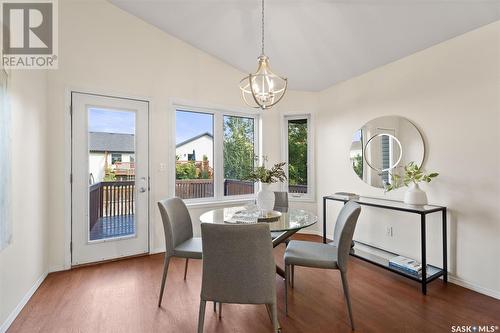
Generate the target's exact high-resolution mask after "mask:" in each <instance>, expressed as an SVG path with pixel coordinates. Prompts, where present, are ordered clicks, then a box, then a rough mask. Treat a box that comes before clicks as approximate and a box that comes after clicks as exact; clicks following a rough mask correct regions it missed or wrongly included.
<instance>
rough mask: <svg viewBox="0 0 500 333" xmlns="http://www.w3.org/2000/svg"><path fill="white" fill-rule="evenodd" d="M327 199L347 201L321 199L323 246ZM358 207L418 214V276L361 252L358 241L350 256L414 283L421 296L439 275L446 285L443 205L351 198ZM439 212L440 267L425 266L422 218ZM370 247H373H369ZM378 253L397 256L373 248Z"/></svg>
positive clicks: (382, 258)
mask: <svg viewBox="0 0 500 333" xmlns="http://www.w3.org/2000/svg"><path fill="white" fill-rule="evenodd" d="M328 200H334V201H340V202H343V203H344V204H345V203H346V202H347V201H349V200H347V199H345V197H340V196H335V195H331V196H324V197H323V243H326V241H327V239H326V220H327V218H326V217H327V209H326V203H327V201H328ZM352 201H355V202H357V203H359V204H360V205H362V206H370V207H375V208H382V209H389V210H397V211H401V212H407V213H413V214H418V215H420V242H421V245H420V247H421V251H422V275H421V276H420V275H419V276H416V275H412V274H410V273H407V272H405V271H403V270H399V269H397V268H394V267H390V266H389V260H388V259H387V258H385V257H383V256H378V255H376V254H372V253H369V252H366V251H363V250H361V249H359V247H360V246H358V248H357V247H356V245H357V244H359V245H365V244H363V243H361V242H357V241H354V244H355V245H354V247H353V249H352V251H351V255H352V256H354V257H357V258H360V259H363V260H365V261H368V262H371V263H373V264H375V265H377V266H380V267H382V268H385V269H387V270H390V271H392V272H395V273H397V274H400V275H402V276H404V277H407V278H409V279H412V280H414V281H417V282H419V283H420V284H421V286H422V293H423V294H424V295H425V294H427V284H428V283H429V282H431V281H433V280H435V279H437V278H439V277H440V276H442V277H443V281H444V282H448V259H447V255H448V246H447V232H446V223H447V222H446V207H443V206H434V205H424V206H412V205H407V204H405V203H403V202H401V201H395V200H387V199H380V198H370V197H359V198H357V199H353V200H352ZM437 212H441V214H442V215H441V216H442V228H443V267H442V268H439V267H436V266H433V265H428V264H427V254H426V240H425V238H426V231H425V224H426V222H425V218H426V216H427V215H428V214H431V213H437ZM370 247H372V248H374V247H373V246H370ZM375 249H377V250H378V251H382V252H385V254H387V255H388V256H391V255H392V256H397V254H396V253H392V252H388V251H385V250H382V249H378V248H375Z"/></svg>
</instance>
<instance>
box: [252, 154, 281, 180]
mask: <svg viewBox="0 0 500 333" xmlns="http://www.w3.org/2000/svg"><path fill="white" fill-rule="evenodd" d="M256 158H257V157H256ZM265 161H267V157H266V156H264V157H263V161H262V165H260V166H257V167H255V168H254V169H253V170H252V171H250V172H249V174H248V175H247V176H246V177H245V180H250V181H253V182H262V183H267V184H270V183H277V182H284V181H285V180H286V179H287V178H286V174H285V171H284V170H283V167H284V166H285V164H286V162H280V163H276V164H275V165H273V166H272V167H271V168H270V169H267V168H266V166H265Z"/></svg>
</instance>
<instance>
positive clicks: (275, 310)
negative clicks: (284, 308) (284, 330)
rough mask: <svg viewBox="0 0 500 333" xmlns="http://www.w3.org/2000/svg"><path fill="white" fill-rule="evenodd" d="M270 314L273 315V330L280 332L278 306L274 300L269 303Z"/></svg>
mask: <svg viewBox="0 0 500 333" xmlns="http://www.w3.org/2000/svg"><path fill="white" fill-rule="evenodd" d="M271 314H272V316H273V319H272V321H273V326H274V331H275V332H280V331H281V328H280V323H279V322H278V307H277V306H276V302H274V303H273V304H271Z"/></svg>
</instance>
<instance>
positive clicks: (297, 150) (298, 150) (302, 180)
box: [288, 119, 308, 193]
mask: <svg viewBox="0 0 500 333" xmlns="http://www.w3.org/2000/svg"><path fill="white" fill-rule="evenodd" d="M307 125H308V124H307V119H289V120H288V192H290V193H307V181H308V179H307V164H308V148H307V145H308V142H307V137H308V135H307V131H308V128H307Z"/></svg>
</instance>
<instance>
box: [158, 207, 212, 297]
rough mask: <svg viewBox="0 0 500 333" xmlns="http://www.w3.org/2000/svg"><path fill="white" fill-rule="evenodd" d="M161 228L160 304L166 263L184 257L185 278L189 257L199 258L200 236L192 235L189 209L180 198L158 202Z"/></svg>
mask: <svg viewBox="0 0 500 333" xmlns="http://www.w3.org/2000/svg"><path fill="white" fill-rule="evenodd" d="M158 207H159V208H160V213H161V219H162V221H163V230H164V232H165V261H164V264H163V278H162V280H161V288H160V299H159V300H158V306H161V300H162V298H163V290H164V289H165V282H166V280H167V272H168V264H169V262H170V258H172V257H179V258H186V265H185V267H184V280H185V279H186V275H187V270H188V263H189V259H190V258H191V259H201V258H202V252H201V251H202V247H201V238H199V237H193V225H192V223H191V216H190V215H189V211H188V209H187V207H186V205H185V204H184V202H183V201H182V199H180V198H177V197H176V198H171V199H167V200H162V201H159V202H158Z"/></svg>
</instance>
